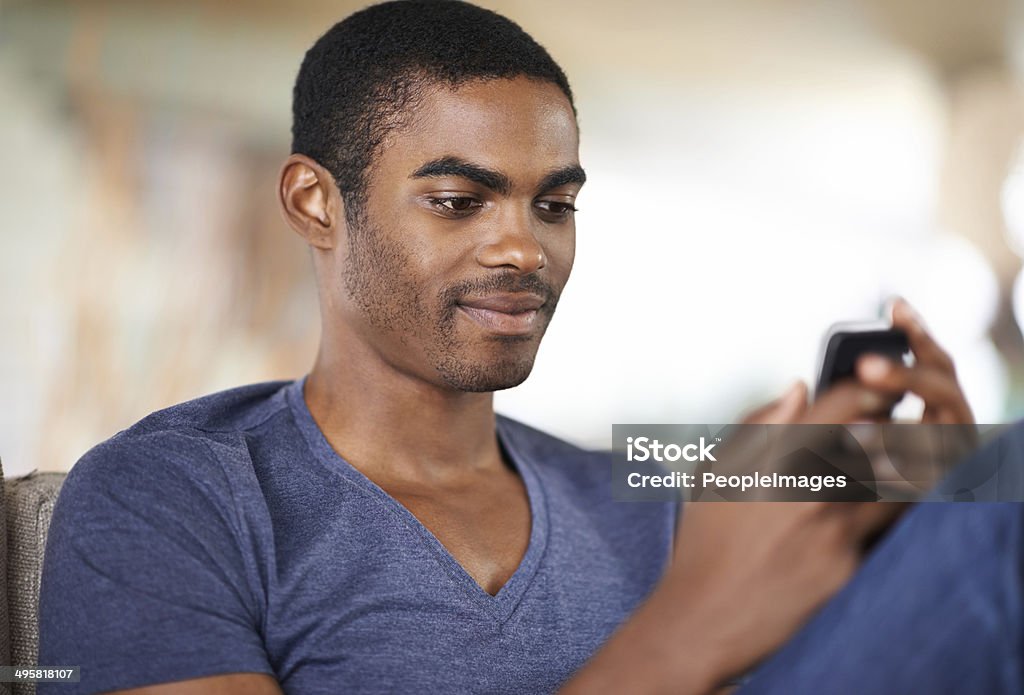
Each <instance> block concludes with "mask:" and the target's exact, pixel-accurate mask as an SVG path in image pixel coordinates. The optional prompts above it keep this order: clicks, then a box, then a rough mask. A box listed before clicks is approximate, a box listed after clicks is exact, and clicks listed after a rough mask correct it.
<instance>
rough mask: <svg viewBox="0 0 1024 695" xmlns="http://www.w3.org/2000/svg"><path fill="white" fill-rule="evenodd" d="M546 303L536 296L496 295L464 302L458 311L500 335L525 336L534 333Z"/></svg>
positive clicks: (460, 302)
mask: <svg viewBox="0 0 1024 695" xmlns="http://www.w3.org/2000/svg"><path fill="white" fill-rule="evenodd" d="M544 302H545V299H544V298H543V297H540V296H538V295H535V294H493V295H489V296H487V297H478V298H470V299H463V300H460V301H459V304H458V307H459V309H460V310H461V311H462V313H464V314H465V315H466V316H468V317H469V318H470V319H472V320H473V321H474V322H475V323H477V324H478V325H480V326H482V327H484V328H486V329H487V330H489V331H491V332H492V333H498V334H499V335H525V334H527V333H529V332H531V331H532V330H533V327H534V325H535V324H536V322H537V314H538V312H539V309H540V308H541V307H542V306H544Z"/></svg>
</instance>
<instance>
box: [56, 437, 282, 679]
mask: <svg viewBox="0 0 1024 695" xmlns="http://www.w3.org/2000/svg"><path fill="white" fill-rule="evenodd" d="M241 518H242V515H241V514H240V513H239V511H238V509H237V508H236V507H235V506H234V504H233V494H232V488H231V483H230V480H229V479H228V477H227V475H226V471H225V469H224V468H223V466H222V465H221V464H220V462H219V461H218V460H217V457H216V456H215V454H214V450H213V449H212V448H211V446H210V445H209V444H207V443H206V442H204V441H203V440H201V439H198V438H195V437H191V436H186V435H184V434H178V433H157V434H145V435H136V436H128V435H126V434H122V435H118V436H117V437H115V438H114V439H111V440H109V441H107V442H105V443H103V444H101V445H99V446H98V447H96V448H94V449H93V450H91V451H90V452H89V453H87V454H86V455H85V456H84V457H83V458H82V459H81V460H80V461H79V462H78V463H77V464H76V465H75V466H74V467H73V468H72V469H71V472H70V473H69V474H68V477H67V478H66V480H65V482H64V485H63V487H62V489H61V493H60V496H59V497H58V499H57V503H56V505H55V508H54V512H53V517H52V521H51V525H50V531H49V537H48V541H47V546H46V552H45V557H44V562H43V576H42V584H41V589H40V616H39V629H40V643H39V664H40V665H41V666H79V667H80V678H81V680H80V682H79V683H76V684H67V683H49V684H44V683H40V684H39V693H40V694H41V695H45V694H47V693H55V694H56V693H60V694H62V695H71V694H72V693H75V694H77V693H96V692H102V691H107V690H114V689H119V688H129V687H138V686H142V685H151V684H156V683H166V682H171V681H177V680H185V679H190V678H199V677H203V676H210V675H215V674H220V673H238V672H261V673H269V674H273V670H272V668H271V666H270V664H269V661H268V658H267V655H266V650H265V648H264V645H263V640H262V638H261V629H260V626H261V623H262V619H263V614H264V610H263V609H262V608H261V605H262V604H261V600H260V596H261V589H260V583H259V573H258V572H257V571H256V570H255V569H254V567H255V563H254V562H253V561H252V559H251V558H249V559H248V560H247V558H246V556H245V550H244V549H245V548H247V547H248V548H251V547H253V545H252V542H251V540H249V539H247V538H246V534H247V530H246V529H245V528H244V527H243V525H242V523H241V521H240V519H241Z"/></svg>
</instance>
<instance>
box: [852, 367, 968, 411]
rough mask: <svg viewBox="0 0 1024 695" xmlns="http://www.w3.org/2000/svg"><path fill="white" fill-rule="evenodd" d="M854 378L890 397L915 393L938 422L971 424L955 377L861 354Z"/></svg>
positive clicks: (941, 371) (934, 370)
mask: <svg viewBox="0 0 1024 695" xmlns="http://www.w3.org/2000/svg"><path fill="white" fill-rule="evenodd" d="M857 376H858V377H859V378H860V379H861V380H862V381H863V382H864V383H865V384H866V385H867V386H870V387H872V388H875V389H879V390H882V391H886V392H889V393H892V394H902V393H904V392H906V391H910V392H912V393H915V394H917V395H918V396H920V397H921V399H922V400H923V401H924V402H925V407H926V408H927V409H929V410H930V411H931V412H932V413H933V414H937V415H939V416H938V417H937V418H935V419H937V420H938V421H945V420H947V419H949V420H951V421H952V422H973V416H972V414H971V409H970V406H968V404H967V400H966V399H965V398H964V394H963V392H962V391H961V390H960V385H959V384H958V383H957V381H956V378H955V377H954V376H952V375H951V374H949V373H948V372H946V371H945V370H942V369H938V368H936V367H932V366H929V365H925V364H916V365H914V366H913V367H907V366H905V365H902V364H898V363H896V362H894V361H892V360H889V359H886V358H884V357H881V356H879V355H864V356H863V357H861V358H860V359H859V360H858V361H857Z"/></svg>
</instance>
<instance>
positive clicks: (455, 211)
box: [430, 196, 484, 217]
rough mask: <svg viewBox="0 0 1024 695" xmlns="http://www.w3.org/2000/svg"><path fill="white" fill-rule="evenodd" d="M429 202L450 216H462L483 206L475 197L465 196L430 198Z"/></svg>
mask: <svg viewBox="0 0 1024 695" xmlns="http://www.w3.org/2000/svg"><path fill="white" fill-rule="evenodd" d="M430 204H431V205H433V206H434V208H435V209H437V210H439V211H441V212H442V213H444V214H446V215H449V216H451V217H463V216H465V215H467V214H471V213H472V212H473V211H474V210H475V209H477V208H481V207H483V206H484V204H483V203H481V202H480V201H479V200H477V199H476V198H469V197H467V196H452V197H450V198H431V199H430Z"/></svg>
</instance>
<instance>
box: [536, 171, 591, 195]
mask: <svg viewBox="0 0 1024 695" xmlns="http://www.w3.org/2000/svg"><path fill="white" fill-rule="evenodd" d="M586 180H587V172H585V171H583V167H581V166H580V165H579V164H571V165H569V166H567V167H562V168H561V169H555V170H554V171H552V172H550V173H549V174H548V175H547V176H545V177H544V180H543V181H541V182H540V186H538V187H537V190H539V191H540V192H541V193H543V192H544V191H550V190H551V189H552V188H558V187H559V186H564V185H566V184H569V183H578V184H579V185H581V186H582V185H583V184H584V183H585V182H586Z"/></svg>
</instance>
